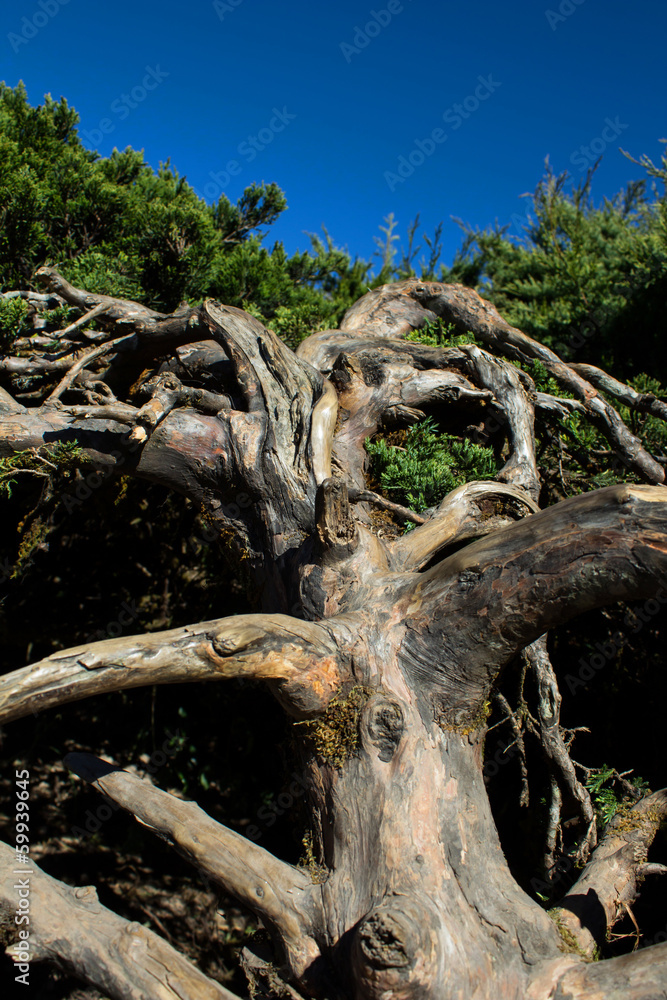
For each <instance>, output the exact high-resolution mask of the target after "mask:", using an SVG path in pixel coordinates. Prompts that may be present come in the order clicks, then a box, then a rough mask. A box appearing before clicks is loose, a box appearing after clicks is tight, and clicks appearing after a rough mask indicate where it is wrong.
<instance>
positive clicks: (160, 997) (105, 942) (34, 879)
mask: <svg viewBox="0 0 667 1000" xmlns="http://www.w3.org/2000/svg"><path fill="white" fill-rule="evenodd" d="M24 887H25V888H24ZM19 889H22V890H23V892H22V895H23V896H24V897H25V889H27V891H28V892H29V896H28V897H25V898H29V902H30V908H29V912H30V939H29V955H30V959H31V961H44V960H46V959H50V960H52V961H55V962H56V963H57V964H58V965H60V966H62V967H64V968H66V969H68V970H69V971H71V972H73V973H74V975H76V976H78V977H79V978H80V979H83V980H84V982H88V983H91V984H92V985H94V986H96V987H97V988H98V989H99V990H100V991H101V992H102V993H104V995H105V996H108V997H110V998H111V1000H238V998H237V997H236V995H235V994H233V993H230V991H229V990H227V989H225V988H224V986H221V985H220V984H219V983H216V982H214V981H213V980H212V979H209V978H208V977H207V976H205V975H204V974H203V973H201V972H200V971H199V969H197V968H196V967H195V966H194V965H192V963H191V962H189V961H188V960H187V959H186V958H184V957H183V956H182V955H180V954H179V953H178V952H177V951H176V949H175V948H172V946H171V945H170V944H167V942H166V941H164V940H163V939H162V938H160V937H158V935H157V934H155V933H154V932H153V931H151V930H149V929H148V928H147V927H144V926H143V925H142V924H138V923H135V922H134V921H132V922H130V921H128V920H124V919H123V918H122V917H119V916H117V915H116V914H115V913H112V912H111V910H107V908H106V907H105V906H102V905H101V903H100V902H99V901H98V898H97V893H96V891H95V889H94V888H93V886H90V885H89V886H82V887H80V888H73V887H71V886H68V885H64V884H63V883H62V882H58V881H57V879H54V878H51V876H50V875H47V874H46V873H45V872H43V871H41V869H40V868H39V867H38V866H37V865H36V864H35V862H34V861H31V862H30V864H27V865H19V864H17V862H16V853H15V851H14V850H13V849H12V848H11V847H9V846H8V845H7V844H0V905H1V906H2V909H3V910H4V911H5V913H6V914H8V915H9V916H10V919H11V922H12V925H13V922H14V914H15V913H17V912H19V911H18V907H19ZM72 928H74V929H75V932H74V933H67V929H72ZM8 952H9V954H11V953H12V951H11V946H10V948H9V949H8ZM17 974H18V973H17Z"/></svg>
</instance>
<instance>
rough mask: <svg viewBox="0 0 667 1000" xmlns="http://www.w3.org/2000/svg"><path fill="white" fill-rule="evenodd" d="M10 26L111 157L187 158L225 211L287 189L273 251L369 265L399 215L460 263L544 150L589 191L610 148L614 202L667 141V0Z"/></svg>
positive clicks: (161, 16)
mask: <svg viewBox="0 0 667 1000" xmlns="http://www.w3.org/2000/svg"><path fill="white" fill-rule="evenodd" d="M0 19H1V23H2V31H1V32H0V50H1V51H2V63H1V64H0V78H2V79H4V80H5V82H6V83H8V84H9V85H11V86H14V85H16V83H17V82H18V81H19V80H20V79H22V80H23V81H24V82H25V85H26V87H27V90H28V96H29V99H30V101H31V102H32V103H33V104H37V103H40V102H41V101H42V99H43V95H44V94H45V93H46V92H49V93H51V95H52V96H53V97H54V98H58V97H60V96H61V95H63V96H65V97H66V98H67V100H68V102H69V103H70V105H72V106H74V107H75V108H76V110H77V111H78V112H79V115H80V117H81V123H80V130H81V134H82V136H83V138H84V139H85V140H86V142H87V145H89V147H91V148H96V149H98V150H99V152H100V153H101V154H102V155H108V154H109V153H110V152H111V151H112V149H113V148H114V146H117V147H118V148H119V149H124V148H125V147H126V146H128V145H129V146H132V147H134V148H136V149H144V150H145V156H146V159H147V161H148V162H149V163H150V164H152V165H153V166H155V167H157V166H158V165H159V163H160V161H164V160H166V159H167V158H170V159H171V162H172V165H173V166H175V167H176V168H177V169H178V171H179V172H180V173H181V174H185V175H186V176H187V179H188V181H189V182H190V183H191V184H192V185H193V186H194V187H195V188H196V189H198V190H199V191H200V192H202V193H203V194H207V195H208V200H209V201H211V200H214V199H215V198H216V197H217V196H218V195H219V193H220V192H221V191H222V190H223V189H224V191H225V193H226V194H227V196H228V197H229V198H230V199H231V200H234V201H235V200H236V199H237V198H238V196H239V195H240V194H241V193H242V191H243V189H244V187H246V186H247V185H248V184H251V183H252V182H253V181H258V182H259V181H262V180H264V181H267V182H269V181H275V182H276V183H277V184H279V185H280V186H281V187H282V189H283V190H284V191H285V194H286V196H287V202H288V205H289V210H288V211H287V212H285V213H284V215H283V216H282V217H281V219H280V220H279V221H278V222H277V223H276V224H275V226H273V227H272V228H271V230H270V231H269V234H268V236H267V237H266V242H267V244H269V245H270V244H271V243H272V242H273V241H274V239H281V240H283V241H284V243H285V245H286V248H287V250H288V251H289V252H290V253H291V252H293V251H295V250H296V249H297V248H299V249H305V248H306V247H307V246H308V245H309V243H308V239H307V237H306V236H305V235H304V232H306V231H311V232H312V231H318V230H319V229H320V227H321V226H322V224H324V225H326V227H327V228H328V230H329V232H330V233H331V235H332V237H333V239H334V241H335V242H336V243H337V244H338V245H341V246H347V247H348V248H349V250H350V252H351V253H352V254H353V255H359V256H362V257H365V258H368V257H370V255H371V254H372V253H373V251H374V249H375V246H374V241H373V237H374V236H375V235H378V233H379V229H378V227H379V225H380V224H382V221H383V218H384V217H385V216H387V215H388V214H389V213H390V212H393V213H394V214H395V216H396V218H397V220H398V223H399V227H400V229H399V231H400V234H401V237H402V238H403V240H405V234H406V229H407V225H408V223H409V222H410V221H411V220H412V219H413V218H414V217H415V215H416V214H417V213H418V212H419V213H421V222H422V224H423V228H424V229H425V230H426V231H427V233H432V231H433V229H434V227H435V225H436V224H437V223H438V222H439V221H440V220H443V222H444V258H443V259H444V260H445V262H447V263H449V262H450V261H451V258H452V256H453V254H454V252H455V250H456V249H457V247H458V246H459V245H460V243H461V232H460V230H459V228H458V227H457V225H456V224H455V223H454V222H453V221H452V216H458V217H460V218H462V219H463V220H464V221H465V222H468V223H470V224H471V225H473V226H479V227H482V228H483V227H485V226H487V225H489V224H491V223H493V221H494V220H495V219H497V220H498V221H499V222H500V223H501V224H505V223H512V220H513V217H514V229H513V232H515V233H516V232H518V229H517V217H518V216H521V215H524V214H525V211H526V207H527V201H526V199H521V198H520V195H521V194H522V193H524V192H527V191H532V190H533V189H534V187H535V184H536V183H537V181H538V180H539V179H540V177H541V175H542V173H543V167H544V158H545V157H546V156H547V155H548V156H549V157H550V159H551V163H552V165H553V167H554V169H555V170H557V171H562V170H569V171H570V172H571V174H572V176H573V177H574V178H575V179H576V180H579V179H580V178H581V177H582V176H583V173H584V170H585V167H586V165H587V164H589V163H591V162H592V161H593V160H594V159H595V158H596V153H599V152H601V151H603V159H602V164H601V166H600V168H599V170H598V172H597V174H596V179H595V184H594V194H595V196H596V198H602V197H603V196H604V195H609V196H611V195H613V194H614V193H616V191H618V190H619V188H621V187H622V186H623V185H624V184H625V183H626V182H627V181H629V180H632V179H635V178H636V177H638V176H642V173H643V172H642V170H641V168H639V167H637V166H635V165H634V164H632V163H630V162H629V161H628V160H626V159H625V158H624V157H623V156H622V155H621V153H620V152H619V146H622V147H623V148H624V149H627V150H628V151H629V152H630V153H632V154H633V155H634V156H635V157H639V156H640V155H641V154H642V153H647V154H648V155H649V156H651V157H652V158H653V160H654V161H656V160H658V159H659V157H660V154H661V150H662V149H663V148H664V147H663V146H661V144H660V143H659V142H658V140H659V139H660V138H665V137H667V122H666V120H665V111H666V108H667V100H666V97H667V59H666V58H665V52H666V51H667V45H666V41H667V30H666V29H667V5H666V4H665V3H664V2H660V0H634V2H633V3H631V4H629V3H626V2H621V0H553V2H551V0H517V2H514V3H499V2H497V0H495V2H491V0H477V2H475V0H471V2H468V3H467V4H458V3H457V4H450V3H435V2H430V3H429V2H428V0H402V2H400V0H389V2H387V0H378V2H377V3H375V4H374V3H372V2H371V0H368V2H358V0H337V2H336V3H331V2H326V3H317V0H314V2H312V3H310V2H305V0H292V2H290V0H287V2H283V3H278V2H275V0H227V2H225V0H216V2H215V3H213V2H210V0H192V2H190V3H184V2H176V0H159V2H157V0H134V2H132V3H130V2H129V0H114V2H110V0H96V2H94V3H92V2H84V0H67V2H63V0H14V2H13V3H11V4H8V3H5V4H4V5H3V9H2V12H1V13H0ZM457 105H458V108H457ZM434 130H435V131H434ZM230 163H231V164H232V168H231V170H230V169H228V165H229V164H230ZM399 166H400V167H401V171H399ZM401 172H402V173H403V175H405V176H403V177H401V176H400V173H401ZM207 185H208V187H207Z"/></svg>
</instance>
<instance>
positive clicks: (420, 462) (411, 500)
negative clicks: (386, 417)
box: [366, 418, 498, 513]
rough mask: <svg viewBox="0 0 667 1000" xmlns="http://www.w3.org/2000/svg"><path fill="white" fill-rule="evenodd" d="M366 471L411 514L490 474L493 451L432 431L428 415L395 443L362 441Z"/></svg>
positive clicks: (494, 470) (433, 425)
mask: <svg viewBox="0 0 667 1000" xmlns="http://www.w3.org/2000/svg"><path fill="white" fill-rule="evenodd" d="M366 450H367V452H368V454H369V455H370V457H371V474H372V476H373V478H374V479H375V480H376V482H377V483H378V484H379V486H380V488H381V489H382V490H383V491H384V492H385V493H387V494H388V496H389V498H390V499H391V500H394V501H395V502H397V503H401V504H405V505H406V506H408V507H410V508H411V509H412V510H414V511H417V513H419V512H421V511H424V510H426V509H427V508H429V507H434V506H435V505H436V504H439V503H440V501H441V500H442V499H443V498H444V497H445V496H446V495H447V494H448V493H450V492H451V491H452V490H453V489H455V488H456V487H457V486H460V485H461V484H462V483H466V482H469V481H470V480H473V479H489V478H493V477H494V476H495V474H496V473H497V471H498V468H497V465H496V462H495V459H494V455H493V450H492V449H491V448H484V447H482V446H481V445H478V444H473V443H472V442H471V441H468V440H467V439H464V440H460V439H459V438H456V437H454V436H453V435H451V434H443V433H440V432H439V431H438V427H437V424H436V423H435V421H434V420H433V419H432V418H428V419H427V420H423V421H422V422H421V423H419V424H415V425H414V426H413V427H411V428H410V429H409V430H408V431H407V432H405V436H404V439H403V440H402V442H401V444H400V445H398V446H397V445H395V444H389V443H387V441H385V440H384V439H383V438H380V439H379V440H376V441H370V440H369V441H367V442H366Z"/></svg>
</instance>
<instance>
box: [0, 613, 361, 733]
mask: <svg viewBox="0 0 667 1000" xmlns="http://www.w3.org/2000/svg"><path fill="white" fill-rule="evenodd" d="M332 634H333V629H332V628H331V626H329V627H327V628H325V627H323V626H321V625H317V624H315V623H312V622H303V621H299V620H297V619H293V618H289V617H288V616H286V615H237V616H236V617H235V618H228V619H224V618H222V619H218V620H216V621H210V622H202V623H201V624H199V625H188V626H186V627H185V628H178V629H171V630H170V631H168V632H156V633H153V634H148V635H138V636H128V637H124V636H123V637H121V638H118V639H106V640H104V641H102V642H95V643H91V644H89V645H85V646H75V647H73V648H72V649H66V650H63V651H62V652H60V653H54V654H52V655H51V656H49V657H47V658H46V659H44V660H41V661H40V662H39V663H35V664H33V665H32V666H30V667H22V668H21V669H20V670H15V671H14V672H13V673H9V674H5V675H4V676H2V677H0V720H2V721H3V722H9V721H10V720H11V719H19V718H22V717H23V716H25V715H29V714H30V713H35V712H41V711H44V710H46V709H49V708H53V707H55V706H56V705H64V704H66V703H67V702H70V701H79V700H80V699H82V698H88V697H90V696H91V695H95V694H100V693H102V692H108V691H123V690H126V689H128V688H133V687H143V686H145V685H146V684H177V683H182V682H183V681H204V680H224V679H227V678H230V677H252V678H255V679H259V680H266V681H269V682H272V684H273V685H274V686H275V687H276V689H277V692H278V693H279V694H280V696H281V698H282V699H283V701H284V703H285V704H286V705H291V707H292V710H293V711H294V713H295V714H303V713H306V712H313V711H316V710H318V709H321V708H323V707H324V706H325V705H326V704H327V703H328V701H329V700H330V699H331V698H333V697H334V695H335V693H336V691H337V690H338V689H339V687H340V685H341V683H342V679H343V674H344V668H343V664H342V662H341V660H340V658H339V656H338V651H337V647H336V643H335V642H334V640H333V638H332Z"/></svg>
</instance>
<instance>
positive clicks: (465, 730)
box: [435, 701, 491, 736]
mask: <svg viewBox="0 0 667 1000" xmlns="http://www.w3.org/2000/svg"><path fill="white" fill-rule="evenodd" d="M490 714H491V702H490V701H485V702H482V705H481V707H480V708H479V710H478V711H477V712H475V713H474V714H473V715H471V716H470V718H469V719H464V720H462V721H461V720H457V721H456V722H453V721H452V720H451V719H450V718H449V717H448V716H447V713H446V712H445V711H444V710H442V711H440V712H438V713H437V714H436V720H435V721H436V722H437V724H438V726H440V728H441V729H442V730H443V732H445V733H457V734H458V735H459V736H468V735H469V734H470V733H476V732H478V731H479V730H480V729H482V728H483V727H484V726H485V725H486V720H487V719H488V717H489V715H490Z"/></svg>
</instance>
